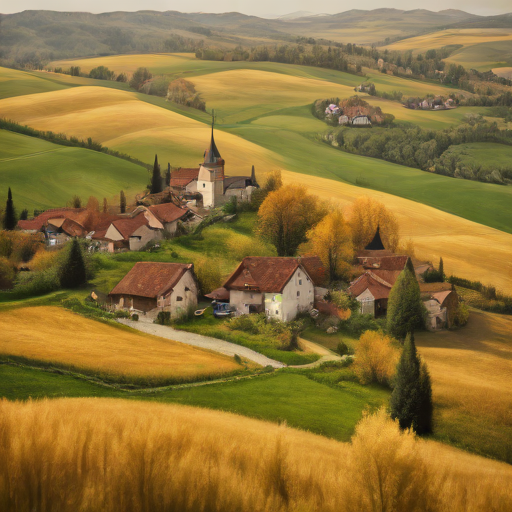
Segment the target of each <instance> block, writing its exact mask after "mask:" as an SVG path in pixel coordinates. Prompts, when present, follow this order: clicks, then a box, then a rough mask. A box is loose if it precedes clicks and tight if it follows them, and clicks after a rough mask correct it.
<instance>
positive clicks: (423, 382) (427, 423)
mask: <svg viewBox="0 0 512 512" xmlns="http://www.w3.org/2000/svg"><path fill="white" fill-rule="evenodd" d="M418 409H419V410H418V421H417V425H416V428H415V430H416V432H417V433H418V434H430V433H431V432H432V416H433V412H434V405H433V403H432V384H431V382H430V373H429V371H428V368H427V364H426V363H425V362H424V361H422V362H421V366H420V403H419V404H418Z"/></svg>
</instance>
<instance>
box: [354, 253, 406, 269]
mask: <svg viewBox="0 0 512 512" xmlns="http://www.w3.org/2000/svg"><path fill="white" fill-rule="evenodd" d="M408 259H409V256H405V255H401V254H394V255H392V256H387V255H383V256H367V257H364V256H363V257H361V256H360V257H359V261H360V263H361V264H362V265H363V267H364V268H371V269H372V270H373V269H381V270H403V269H404V268H405V265H406V264H407V260H408Z"/></svg>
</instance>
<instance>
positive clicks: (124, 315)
mask: <svg viewBox="0 0 512 512" xmlns="http://www.w3.org/2000/svg"><path fill="white" fill-rule="evenodd" d="M114 316H115V317H116V318H130V313H129V311H125V310H124V309H118V310H117V311H116V312H115V313H114Z"/></svg>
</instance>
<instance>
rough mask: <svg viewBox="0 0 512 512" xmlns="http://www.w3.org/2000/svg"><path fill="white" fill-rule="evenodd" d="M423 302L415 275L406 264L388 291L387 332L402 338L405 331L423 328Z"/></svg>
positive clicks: (405, 333)
mask: <svg viewBox="0 0 512 512" xmlns="http://www.w3.org/2000/svg"><path fill="white" fill-rule="evenodd" d="M409 261H410V260H409ZM423 311H424V307H423V303H422V302H421V294H420V286H419V284H418V281H417V279H416V275H415V273H414V271H413V272H411V270H410V269H409V266H408V265H407V266H406V267H405V268H404V270H402V272H401V273H400V275H399V276H398V278H397V280H396V282H395V284H394V285H393V288H391V291H390V292H389V299H388V311H387V328H388V331H389V333H390V334H391V335H392V336H394V337H395V338H397V339H399V340H403V339H404V338H405V336H406V335H407V333H409V332H413V331H414V330H416V329H418V328H423V327H424V324H425V321H424V317H423Z"/></svg>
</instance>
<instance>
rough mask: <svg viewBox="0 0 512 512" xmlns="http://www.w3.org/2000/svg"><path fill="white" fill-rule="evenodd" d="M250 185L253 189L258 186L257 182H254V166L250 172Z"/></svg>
mask: <svg viewBox="0 0 512 512" xmlns="http://www.w3.org/2000/svg"><path fill="white" fill-rule="evenodd" d="M251 184H252V186H253V187H257V186H258V182H257V181H256V171H255V170H254V165H253V166H252V170H251Z"/></svg>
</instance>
